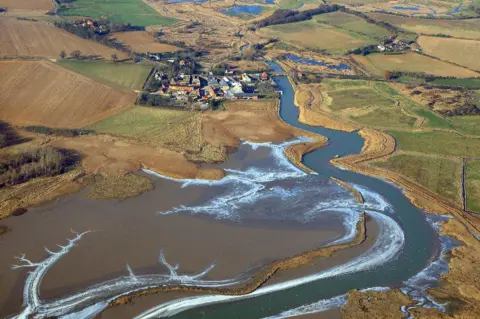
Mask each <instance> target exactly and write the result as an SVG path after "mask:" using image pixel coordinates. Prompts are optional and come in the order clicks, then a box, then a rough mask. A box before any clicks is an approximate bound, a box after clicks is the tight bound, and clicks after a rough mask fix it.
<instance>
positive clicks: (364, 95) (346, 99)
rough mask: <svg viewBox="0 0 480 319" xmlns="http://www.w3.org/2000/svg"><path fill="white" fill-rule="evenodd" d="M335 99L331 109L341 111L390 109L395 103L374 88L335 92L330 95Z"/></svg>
mask: <svg viewBox="0 0 480 319" xmlns="http://www.w3.org/2000/svg"><path fill="white" fill-rule="evenodd" d="M328 95H329V96H330V97H331V98H333V101H332V104H331V105H330V108H331V109H332V110H334V111H340V110H344V109H348V108H367V107H374V106H378V107H382V108H386V107H390V106H393V105H394V103H395V101H394V100H393V99H391V98H390V97H389V96H387V95H384V94H381V93H379V92H377V91H375V90H374V89H372V88H358V89H352V90H339V91H333V92H330V93H329V94H328Z"/></svg>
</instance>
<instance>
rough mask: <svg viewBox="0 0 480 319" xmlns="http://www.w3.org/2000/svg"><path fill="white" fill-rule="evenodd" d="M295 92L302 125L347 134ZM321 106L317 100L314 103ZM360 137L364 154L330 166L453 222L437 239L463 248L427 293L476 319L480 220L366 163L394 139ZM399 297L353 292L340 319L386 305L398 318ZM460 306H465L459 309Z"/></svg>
mask: <svg viewBox="0 0 480 319" xmlns="http://www.w3.org/2000/svg"><path fill="white" fill-rule="evenodd" d="M296 89H297V90H298V91H297V93H298V97H297V95H296V98H295V101H296V105H297V106H298V108H299V111H300V116H299V121H300V122H302V123H305V124H308V125H314V126H315V125H321V126H324V127H326V128H335V129H338V130H343V131H347V132H348V131H350V128H348V127H347V128H345V127H342V125H339V124H337V123H336V120H332V119H325V117H326V115H324V114H322V113H319V112H311V110H310V109H309V105H311V104H312V102H313V99H314V97H313V93H312V92H311V90H308V89H307V90H305V89H298V88H296ZM321 102H322V101H318V100H317V101H316V103H321ZM312 113H313V115H312ZM308 117H311V119H308ZM322 124H323V125H322ZM359 134H360V135H361V136H362V138H363V139H364V140H365V145H364V147H363V149H362V151H361V152H360V153H359V154H355V155H349V156H346V157H342V158H335V159H332V160H331V163H332V164H333V165H335V166H338V167H342V168H344V169H348V170H350V171H353V172H358V173H361V174H365V175H369V176H373V177H379V178H382V179H385V180H388V181H390V182H393V183H394V184H395V185H397V186H399V187H400V188H401V189H402V190H403V191H404V192H405V195H406V196H407V198H408V199H409V200H410V201H411V202H412V203H413V204H414V205H415V206H417V207H418V208H420V209H423V210H425V211H427V212H430V213H434V214H440V215H442V214H448V215H453V216H454V217H455V218H454V219H449V220H447V221H446V222H443V223H442V224H441V225H440V227H441V229H442V230H441V234H444V235H448V236H450V237H453V238H455V239H457V240H459V241H460V242H461V243H462V245H461V246H460V247H457V248H454V249H453V250H452V252H451V257H450V260H449V272H448V273H447V274H445V275H443V276H442V280H441V283H440V287H439V288H434V289H431V290H429V291H428V292H429V294H431V295H432V296H435V297H436V298H437V299H438V300H440V301H452V300H453V302H452V304H453V305H456V306H455V309H454V308H452V309H451V310H452V311H453V312H452V313H453V315H454V317H458V318H467V317H468V318H473V317H478V316H479V313H480V307H478V306H476V305H478V303H479V301H480V293H479V292H480V284H479V283H478V282H477V281H476V280H475V279H474V278H476V269H478V267H479V266H480V262H479V257H480V256H478V250H479V249H480V243H479V240H478V239H479V238H480V236H479V235H480V221H479V220H478V219H477V218H476V217H475V216H473V215H472V214H469V213H468V212H465V211H463V210H462V209H461V208H460V207H457V205H455V204H454V203H451V202H450V201H448V200H446V199H445V198H442V197H441V196H439V195H437V194H435V193H433V192H431V191H428V190H426V189H425V188H424V187H422V186H420V185H418V184H417V183H415V182H414V181H411V180H409V179H408V178H405V177H404V176H402V175H400V174H398V173H395V172H392V171H388V170H385V169H380V168H377V167H372V166H370V165H369V162H372V161H376V160H381V159H384V158H386V157H388V156H390V155H391V154H393V153H394V152H395V144H396V143H395V140H394V139H393V138H392V137H391V136H390V135H388V134H386V133H384V132H381V131H379V130H376V129H372V128H362V129H360V131H359ZM372 294H376V296H375V297H374V298H373V297H372ZM377 295H378V296H377ZM402 295H403V294H402V293H401V292H400V291H396V292H395V291H394V292H388V293H382V292H375V293H372V292H365V293H360V292H357V293H353V294H352V293H351V294H349V297H348V300H349V301H348V303H347V306H346V307H345V308H343V309H342V314H343V317H345V318H364V317H365V318H367V317H382V318H383V317H384V316H385V309H386V308H385V307H386V306H387V305H390V306H391V305H399V306H398V309H397V311H396V312H394V313H397V314H398V313H400V314H401V312H400V309H399V307H400V304H401V303H404V302H405V298H404V297H402ZM399 296H400V297H399ZM372 298H373V299H375V300H376V302H369V301H368V300H372ZM407 299H408V298H407ZM354 300H355V301H354ZM399 300H400V302H399ZM410 303H411V302H410ZM459 304H462V305H463V306H459ZM405 305H408V303H404V304H402V306H405ZM411 313H412V314H414V315H416V316H417V317H422V318H423V317H432V318H442V317H443V316H444V315H443V314H441V313H440V312H438V310H434V309H424V308H415V309H413V310H412V311H411Z"/></svg>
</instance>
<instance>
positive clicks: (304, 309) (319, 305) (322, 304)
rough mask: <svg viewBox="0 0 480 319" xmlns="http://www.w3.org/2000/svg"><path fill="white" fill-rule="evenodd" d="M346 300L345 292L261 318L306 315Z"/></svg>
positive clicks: (278, 318)
mask: <svg viewBox="0 0 480 319" xmlns="http://www.w3.org/2000/svg"><path fill="white" fill-rule="evenodd" d="M346 302H347V294H344V295H340V296H336V297H333V298H329V299H323V300H319V301H317V302H314V303H311V304H307V305H303V306H300V307H298V308H294V309H290V310H287V311H284V312H281V313H279V314H278V315H274V316H269V317H264V318H263V319H284V318H291V317H297V316H302V315H308V314H312V313H320V312H324V311H327V310H330V309H336V308H340V307H341V306H343V305H344V304H345V303H346Z"/></svg>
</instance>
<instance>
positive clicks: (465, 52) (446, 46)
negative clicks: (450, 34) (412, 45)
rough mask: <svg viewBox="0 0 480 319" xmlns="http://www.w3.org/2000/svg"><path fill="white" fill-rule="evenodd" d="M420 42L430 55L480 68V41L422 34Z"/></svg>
mask: <svg viewBox="0 0 480 319" xmlns="http://www.w3.org/2000/svg"><path fill="white" fill-rule="evenodd" d="M418 44H419V45H420V47H421V48H422V50H423V52H425V53H427V54H429V55H432V56H435V57H437V58H440V59H442V60H445V61H450V62H453V63H456V64H459V65H462V66H464V67H467V68H470V69H473V70H480V59H479V58H478V52H480V41H474V40H463V39H453V38H438V37H427V36H421V37H419V38H418Z"/></svg>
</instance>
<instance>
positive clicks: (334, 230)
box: [0, 64, 454, 319]
mask: <svg viewBox="0 0 480 319" xmlns="http://www.w3.org/2000/svg"><path fill="white" fill-rule="evenodd" d="M272 66H273V67H275V68H278V66H277V65H275V64H272ZM276 71H281V70H279V69H276ZM275 81H276V83H277V85H278V87H279V89H281V90H282V92H283V94H282V95H281V105H280V117H281V118H282V119H283V120H284V121H285V122H286V123H288V124H290V125H292V126H294V127H298V128H300V129H303V130H306V131H310V132H315V133H318V134H320V135H323V136H325V137H327V138H328V140H329V143H328V145H327V146H325V147H322V148H320V149H318V150H316V151H313V152H311V153H309V154H307V155H305V156H304V158H303V162H304V164H305V165H306V166H308V167H309V168H311V169H312V170H313V171H315V172H316V173H317V174H307V173H305V172H303V171H301V170H300V169H298V168H297V167H296V166H294V165H293V164H292V163H290V162H289V161H288V159H287V158H286V156H285V154H284V150H285V148H286V147H288V146H289V145H293V144H295V143H298V142H304V141H306V139H305V138H303V139H302V138H297V139H294V140H291V141H285V142H282V143H277V144H274V143H248V142H245V143H243V144H242V145H241V146H240V147H239V149H238V151H237V152H236V153H233V154H231V155H230V156H229V159H228V160H227V161H226V162H225V163H222V164H216V165H212V166H213V167H221V168H224V169H225V171H226V173H227V174H226V177H225V178H224V179H222V180H221V181H202V180H177V179H172V178H168V177H165V176H161V175H159V174H157V173H155V172H152V171H148V170H144V174H145V176H148V177H149V178H151V179H152V180H153V181H154V184H155V189H154V190H153V191H151V192H147V193H144V194H142V195H140V196H138V197H134V198H130V199H125V200H103V201H95V200H91V199H88V198H87V197H86V196H85V193H86V192H87V190H84V191H82V192H80V193H77V194H72V195H69V196H65V197H62V198H60V199H59V200H57V201H54V202H52V203H48V204H45V205H43V206H40V207H37V208H34V209H31V211H30V212H29V213H28V214H25V215H22V216H19V217H13V218H9V219H7V220H5V221H4V224H6V226H8V227H10V228H12V230H13V231H12V232H11V233H9V234H7V235H6V236H3V237H2V238H0V251H1V254H0V317H8V318H30V317H33V318H46V317H61V318H76V319H80V318H95V317H96V316H101V318H103V319H105V318H162V317H174V318H222V319H223V318H232V319H233V318H240V319H249V318H252V319H253V318H287V317H291V316H298V315H303V314H309V313H318V316H319V317H320V318H339V316H340V313H339V311H338V309H339V308H340V307H341V306H342V305H343V304H344V303H345V301H346V297H345V294H346V293H347V292H348V291H349V290H351V289H389V288H395V287H398V288H401V289H402V291H403V292H404V293H408V294H409V295H411V296H412V297H414V299H415V300H417V301H418V302H419V305H421V306H425V307H437V308H440V309H442V307H443V306H442V305H441V304H438V303H436V302H435V301H434V300H431V298H430V297H429V296H428V295H427V294H426V293H425V290H426V289H427V288H429V287H433V286H435V285H436V284H438V279H439V276H440V274H441V273H442V272H445V271H447V270H448V266H447V264H446V261H445V260H444V258H445V256H446V252H447V251H448V249H450V248H451V247H452V246H453V245H454V243H453V241H452V240H451V239H449V238H448V237H445V236H440V235H439V234H438V227H437V226H436V222H438V221H440V220H441V219H442V218H448V217H441V216H440V217H439V216H433V215H432V216H431V215H428V214H425V213H424V212H422V211H420V210H419V209H417V208H416V207H415V206H414V205H413V204H412V203H410V202H409V200H408V199H407V198H406V197H405V196H404V194H403V193H402V190H401V189H399V188H398V187H396V186H394V185H392V184H390V183H387V182H385V181H384V180H381V179H377V178H372V177H368V176H364V175H361V174H358V173H354V172H350V171H346V170H342V169H339V168H336V167H334V166H332V165H331V164H330V159H332V158H334V157H335V156H337V155H338V156H345V155H348V154H354V153H359V152H360V151H361V149H362V146H363V140H362V138H361V137H360V136H359V135H358V134H357V133H356V132H353V133H346V132H340V131H334V130H328V129H325V128H321V127H311V126H308V125H304V124H302V123H300V122H299V121H298V109H297V108H296V106H295V105H294V102H293V101H294V91H293V88H292V86H291V84H290V83H289V81H288V79H287V78H286V77H278V78H275ZM331 177H335V178H338V179H340V180H342V181H344V182H346V183H348V184H349V185H351V186H352V187H353V188H355V189H356V190H357V191H359V192H360V193H361V194H362V196H363V198H364V203H360V202H359V201H358V200H357V198H356V197H355V196H354V195H353V194H352V193H351V192H350V191H348V190H347V189H345V188H344V187H342V186H340V185H338V184H336V183H334V182H333V181H331V179H330V178H331ZM364 214H365V215H364ZM363 216H365V228H366V239H365V240H364V241H363V242H362V243H360V244H358V245H354V246H352V247H348V248H346V249H343V250H340V251H338V252H335V253H334V254H333V255H332V256H331V257H320V258H317V259H316V260H315V262H314V263H313V264H311V263H310V264H307V265H303V266H301V267H298V268H297V267H293V268H292V269H288V270H281V271H278V272H277V273H275V274H274V275H273V276H272V277H271V278H270V279H269V280H267V281H266V282H265V283H263V284H262V285H261V286H260V287H258V288H256V289H252V291H249V292H247V293H243V294H242V293H233V294H232V293H231V292H235V291H237V292H238V291H240V289H241V288H242V287H245V286H247V285H248V284H249V283H251V282H252V278H256V277H255V276H256V275H258V274H259V273H260V272H261V270H262V269H265V267H266V266H267V265H271V264H272V263H273V262H274V261H276V260H284V259H286V258H289V257H291V256H295V255H299V254H302V253H304V252H307V251H312V250H315V249H319V248H321V247H330V246H338V245H344V246H346V244H348V243H350V242H353V241H354V240H356V238H357V235H358V225H359V223H360V221H361V220H363ZM71 229H72V230H71ZM158 288H160V290H162V289H163V290H162V291H160V292H158V291H157V293H155V294H149V295H145V296H140V297H135V298H133V302H130V303H126V304H123V303H122V302H118V301H119V300H120V299H121V298H122V297H124V296H132V295H134V294H135V293H137V294H138V293H140V292H145V291H153V290H155V289H157V290H158ZM165 290H175V291H165ZM226 292H230V294H228V293H226ZM112 303H118V305H116V306H114V307H109V305H111V304H112ZM402 311H404V313H405V316H406V317H408V309H407V308H406V307H404V309H402ZM319 313H322V314H319Z"/></svg>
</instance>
